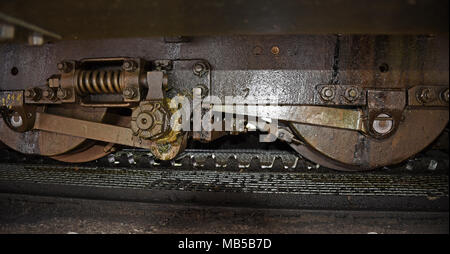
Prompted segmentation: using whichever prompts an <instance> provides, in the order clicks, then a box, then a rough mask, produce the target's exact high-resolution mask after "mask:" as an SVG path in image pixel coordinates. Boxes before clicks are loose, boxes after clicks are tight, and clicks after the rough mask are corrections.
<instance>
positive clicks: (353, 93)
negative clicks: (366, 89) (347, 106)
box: [345, 87, 358, 101]
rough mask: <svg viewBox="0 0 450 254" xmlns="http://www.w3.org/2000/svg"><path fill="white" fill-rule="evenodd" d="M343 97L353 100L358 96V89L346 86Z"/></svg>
mask: <svg viewBox="0 0 450 254" xmlns="http://www.w3.org/2000/svg"><path fill="white" fill-rule="evenodd" d="M345 98H346V99H347V100H349V101H354V100H356V99H357V98H358V90H356V88H354V87H350V88H347V90H345Z"/></svg>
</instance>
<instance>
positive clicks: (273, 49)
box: [270, 46, 280, 55]
mask: <svg viewBox="0 0 450 254" xmlns="http://www.w3.org/2000/svg"><path fill="white" fill-rule="evenodd" d="M270 52H272V54H274V55H278V54H279V53H280V48H279V47H278V46H272V48H271V49H270Z"/></svg>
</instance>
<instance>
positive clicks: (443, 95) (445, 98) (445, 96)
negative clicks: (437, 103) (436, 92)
mask: <svg viewBox="0 0 450 254" xmlns="http://www.w3.org/2000/svg"><path fill="white" fill-rule="evenodd" d="M441 99H442V100H443V101H444V102H447V103H448V101H449V94H448V88H447V89H445V90H444V91H443V92H442V93H441Z"/></svg>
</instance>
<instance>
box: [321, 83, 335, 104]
mask: <svg viewBox="0 0 450 254" xmlns="http://www.w3.org/2000/svg"><path fill="white" fill-rule="evenodd" d="M320 97H321V98H322V99H323V100H325V101H331V100H332V99H333V98H334V89H333V88H332V87H331V86H325V87H323V88H322V90H320Z"/></svg>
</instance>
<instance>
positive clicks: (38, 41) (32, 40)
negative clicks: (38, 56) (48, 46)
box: [28, 33, 44, 46]
mask: <svg viewBox="0 0 450 254" xmlns="http://www.w3.org/2000/svg"><path fill="white" fill-rule="evenodd" d="M28 44H29V45H31V46H41V45H42V44H44V36H42V34H40V33H32V34H30V36H28Z"/></svg>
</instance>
